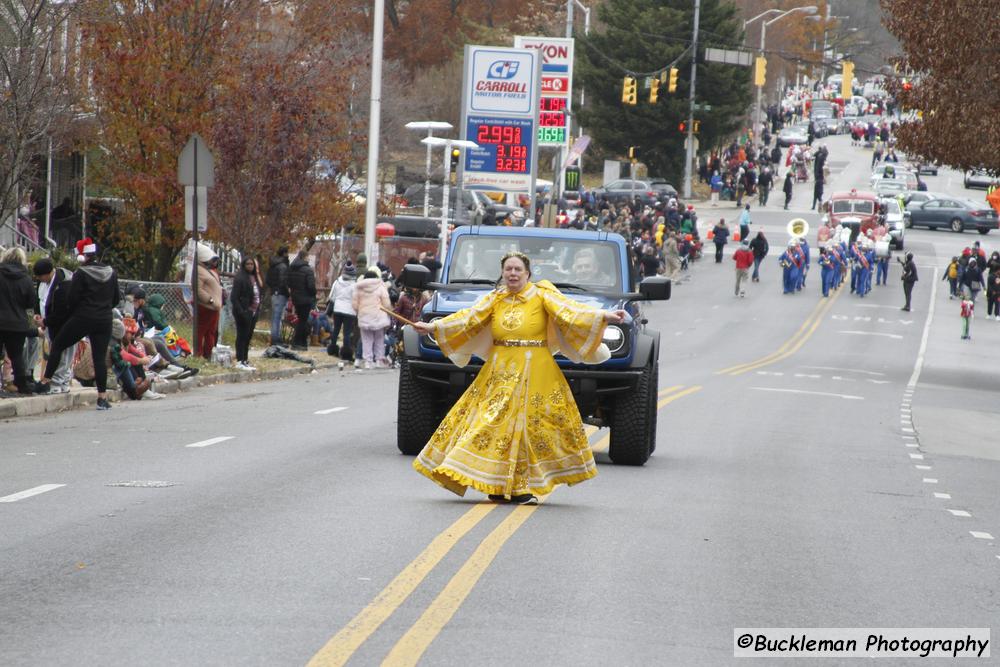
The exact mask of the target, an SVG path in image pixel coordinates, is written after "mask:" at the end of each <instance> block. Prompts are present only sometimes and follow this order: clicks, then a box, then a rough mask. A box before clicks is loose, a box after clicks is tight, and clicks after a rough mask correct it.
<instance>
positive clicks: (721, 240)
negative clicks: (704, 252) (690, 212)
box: [712, 220, 729, 264]
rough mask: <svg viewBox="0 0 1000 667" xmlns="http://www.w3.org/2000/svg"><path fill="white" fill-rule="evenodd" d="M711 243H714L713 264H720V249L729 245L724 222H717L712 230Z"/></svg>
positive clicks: (727, 228)
mask: <svg viewBox="0 0 1000 667" xmlns="http://www.w3.org/2000/svg"><path fill="white" fill-rule="evenodd" d="M712 242H713V243H715V263H716V264H722V249H723V248H724V247H725V246H726V244H727V243H729V227H727V226H726V221H725V220H719V221H718V222H717V223H715V227H713V228H712Z"/></svg>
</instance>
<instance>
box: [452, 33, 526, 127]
mask: <svg viewBox="0 0 1000 667" xmlns="http://www.w3.org/2000/svg"><path fill="white" fill-rule="evenodd" d="M470 60H471V62H469V63H467V67H469V73H468V75H467V77H468V78H467V79H466V80H467V81H469V82H470V83H471V85H470V86H469V89H468V90H467V93H466V94H467V95H468V96H469V97H468V100H467V105H468V106H467V108H468V111H469V112H472V113H507V114H517V115H525V114H532V113H534V111H535V94H534V91H533V89H532V79H533V77H534V73H535V69H536V63H537V61H538V54H537V52H534V51H515V50H514V49H490V48H487V49H483V48H476V49H475V50H473V52H472V57H471V59H470Z"/></svg>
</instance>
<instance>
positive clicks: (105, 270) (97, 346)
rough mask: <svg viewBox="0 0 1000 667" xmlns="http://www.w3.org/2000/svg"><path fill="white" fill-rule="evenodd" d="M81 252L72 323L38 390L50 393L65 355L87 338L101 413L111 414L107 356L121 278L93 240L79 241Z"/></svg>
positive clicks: (61, 334)
mask: <svg viewBox="0 0 1000 667" xmlns="http://www.w3.org/2000/svg"><path fill="white" fill-rule="evenodd" d="M77 249H78V252H80V254H81V255H82V256H83V264H82V265H81V266H80V268H79V269H77V270H76V272H75V273H73V280H72V281H71V282H70V286H69V307H70V310H69V319H68V320H67V321H66V324H64V325H63V327H62V328H61V329H60V330H59V335H58V336H56V339H55V340H54V341H52V349H51V350H50V351H49V360H48V363H46V365H45V377H43V378H42V381H41V382H39V383H38V384H37V385H36V386H35V391H36V392H37V393H40V394H47V393H48V392H49V391H50V387H49V384H50V383H51V381H52V376H53V375H54V374H55V372H56V369H57V368H58V367H59V360H60V358H61V357H62V353H63V351H65V350H66V349H67V348H69V347H70V346H72V345H74V344H75V343H77V342H79V341H80V340H81V339H83V338H84V337H87V338H89V339H90V352H91V354H92V356H93V358H94V382H95V384H97V409H98V410H109V409H111V404H110V403H108V365H107V353H108V344H109V343H110V342H111V311H112V309H114V307H115V306H116V305H117V304H118V302H119V301H121V300H122V295H121V292H120V291H119V289H118V274H117V273H116V272H115V270H114V269H113V268H111V267H110V266H107V265H105V264H102V263H101V262H100V261H99V260H98V259H97V244H96V243H94V242H93V241H91V240H90V239H84V240H83V241H79V242H78V243H77Z"/></svg>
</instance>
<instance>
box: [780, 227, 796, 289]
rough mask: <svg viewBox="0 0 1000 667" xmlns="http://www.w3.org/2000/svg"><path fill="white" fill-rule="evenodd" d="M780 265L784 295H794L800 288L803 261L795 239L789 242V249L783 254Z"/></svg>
mask: <svg viewBox="0 0 1000 667" xmlns="http://www.w3.org/2000/svg"><path fill="white" fill-rule="evenodd" d="M778 263H779V264H780V265H781V279H782V285H783V286H784V289H785V292H784V293H785V294H792V293H794V292H795V291H796V288H797V287H798V284H799V271H800V268H801V260H800V258H799V253H798V252H797V249H796V245H795V239H792V240H791V241H789V242H788V248H787V249H786V250H785V252H783V253H781V257H779V258H778Z"/></svg>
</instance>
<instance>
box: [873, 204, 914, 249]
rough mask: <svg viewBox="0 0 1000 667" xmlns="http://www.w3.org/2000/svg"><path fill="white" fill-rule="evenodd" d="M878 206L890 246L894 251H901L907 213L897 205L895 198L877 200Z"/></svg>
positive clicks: (906, 225)
mask: <svg viewBox="0 0 1000 667" xmlns="http://www.w3.org/2000/svg"><path fill="white" fill-rule="evenodd" d="M879 204H880V205H881V206H882V210H883V211H884V215H885V226H886V227H888V228H889V237H890V238H891V239H892V244H893V246H895V248H896V250H902V249H903V235H904V234H905V233H906V228H907V227H908V226H909V225H908V224H907V221H906V218H908V217H909V211H906V210H905V209H903V208H902V207H901V206H900V205H899V200H898V199H897V198H896V197H884V198H882V199H879Z"/></svg>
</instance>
